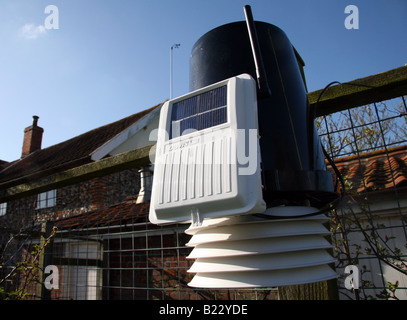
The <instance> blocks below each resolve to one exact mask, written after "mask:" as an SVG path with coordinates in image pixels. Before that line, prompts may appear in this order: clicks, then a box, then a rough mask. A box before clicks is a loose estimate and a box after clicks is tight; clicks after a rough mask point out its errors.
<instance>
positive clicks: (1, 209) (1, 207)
mask: <svg viewBox="0 0 407 320" xmlns="http://www.w3.org/2000/svg"><path fill="white" fill-rule="evenodd" d="M6 213H7V202H2V203H0V217H1V216H4V215H5V214H6Z"/></svg>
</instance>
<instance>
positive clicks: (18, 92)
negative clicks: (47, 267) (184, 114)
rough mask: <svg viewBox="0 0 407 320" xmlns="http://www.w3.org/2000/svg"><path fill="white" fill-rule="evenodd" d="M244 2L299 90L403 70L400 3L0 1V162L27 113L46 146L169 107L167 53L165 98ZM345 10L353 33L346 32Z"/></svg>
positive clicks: (404, 5) (238, 16) (406, 47)
mask: <svg viewBox="0 0 407 320" xmlns="http://www.w3.org/2000/svg"><path fill="white" fill-rule="evenodd" d="M246 4H250V5H251V7H252V11H253V16H254V18H255V20H260V21H265V22H268V23H271V24H274V25H276V26H278V27H280V28H281V29H282V30H284V31H285V33H286V34H287V35H288V37H289V39H290V40H291V42H292V44H293V45H294V46H295V47H296V48H297V50H298V51H299V53H300V54H301V56H302V57H303V59H304V61H305V63H306V68H305V74H306V78H307V84H308V89H309V91H313V90H317V89H320V88H323V87H324V86H325V85H326V84H328V83H329V82H331V81H335V80H337V81H342V82H343V81H350V80H353V79H356V78H360V77H365V76H369V75H372V74H375V73H379V72H384V71H387V70H390V69H393V68H397V67H400V66H404V65H405V64H407V41H406V40H407V1H405V0H386V1H383V0H273V1H271V0H260V1H249V0H247V1H240V0H216V1H214V0H205V1H203V0H199V1H198V0H148V1H139V0H120V1H114V0H98V1H96V0H1V2H0V108H1V116H0V137H1V138H0V159H2V160H6V161H12V160H16V159H18V158H20V156H21V147H22V141H23V130H24V128H25V127H27V126H29V125H30V124H31V123H32V116H33V115H38V116H39V117H40V119H39V125H40V126H41V127H43V128H44V130H45V131H44V137H43V148H45V147H48V146H51V145H54V144H57V143H59V142H62V141H65V140H67V139H70V138H72V137H74V136H77V135H79V134H82V133H84V132H86V131H89V130H92V129H94V128H97V127H99V126H102V125H105V124H108V123H110V122H113V121H116V120H119V119H121V118H124V117H126V116H129V115H131V114H133V113H137V112H139V111H141V110H143V109H146V108H150V107H152V106H154V105H156V104H158V103H160V102H162V101H164V100H165V99H167V98H169V95H170V84H169V82H170V81H169V79H170V71H169V70H170V63H169V62H170V47H171V45H173V44H174V43H180V44H181V47H180V48H178V49H175V50H174V51H173V79H174V80H173V97H176V96H179V95H182V94H185V93H187V92H188V87H189V56H190V52H191V49H192V46H193V45H194V43H195V42H196V41H197V40H198V39H199V37H201V36H202V35H203V34H205V33H206V32H207V31H209V30H211V29H213V28H216V27H218V26H220V25H223V24H226V23H230V22H234V21H239V20H244V13H243V6H244V5H246ZM49 5H54V6H56V7H57V9H58V18H59V19H58V24H59V25H58V26H59V29H49V28H47V27H46V22H45V21H46V19H47V17H49V16H50V14H51V12H50V11H49V12H48V13H45V12H44V10H45V8H46V7H47V6H49ZM348 5H356V6H357V8H358V9H359V29H356V30H355V29H352V30H348V29H346V28H345V25H344V21H345V19H346V17H347V16H348V15H349V14H346V13H345V8H346V7H347V6H348ZM52 22H53V23H54V25H55V21H52Z"/></svg>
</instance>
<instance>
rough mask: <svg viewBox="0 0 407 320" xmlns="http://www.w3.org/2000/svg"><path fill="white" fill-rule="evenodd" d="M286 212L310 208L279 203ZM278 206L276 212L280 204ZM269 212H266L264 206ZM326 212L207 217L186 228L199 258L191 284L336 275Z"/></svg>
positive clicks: (261, 283) (290, 281) (237, 284)
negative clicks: (274, 216) (273, 216)
mask: <svg viewBox="0 0 407 320" xmlns="http://www.w3.org/2000/svg"><path fill="white" fill-rule="evenodd" d="M281 209H282V211H281V213H282V215H284V213H286V212H287V210H288V211H291V213H292V214H307V213H311V212H315V211H317V209H315V208H310V207H285V208H281ZM274 211H277V213H278V211H279V210H278V208H276V209H275V210H274ZM266 212H267V211H266ZM327 220H328V219H327V218H326V217H325V216H324V215H318V216H312V217H308V218H305V217H303V218H294V219H277V220H274V219H261V218H256V217H254V216H251V215H249V216H241V217H230V218H219V219H208V220H204V221H203V223H202V225H201V226H199V227H195V226H191V227H190V228H189V229H188V230H186V233H187V234H190V235H192V238H191V240H190V241H189V243H188V244H187V245H188V246H191V247H194V249H193V250H192V252H191V254H190V255H189V256H188V259H196V261H195V262H194V264H193V265H192V266H191V268H190V269H189V270H188V272H191V273H196V275H195V276H194V278H193V279H192V281H191V282H190V283H189V286H191V287H199V288H251V287H275V286H286V285H296V284H304V283H312V282H318V281H324V280H328V279H332V278H336V277H338V274H337V273H336V272H335V271H334V270H333V269H332V268H331V267H330V266H329V264H331V263H333V262H335V261H336V260H335V259H334V258H333V257H332V256H331V255H330V254H329V252H328V250H330V249H331V248H332V245H331V244H330V243H329V242H328V241H327V240H326V239H325V236H327V235H329V234H330V232H329V231H328V230H327V229H326V228H325V227H324V225H323V224H324V223H325V222H327Z"/></svg>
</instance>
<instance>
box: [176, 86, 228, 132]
mask: <svg viewBox="0 0 407 320" xmlns="http://www.w3.org/2000/svg"><path fill="white" fill-rule="evenodd" d="M226 100H227V86H222V87H219V88H216V89H213V90H210V91H207V92H204V93H202V94H199V95H196V96H193V97H190V98H187V99H184V100H181V101H178V102H175V103H174V104H173V105H172V113H171V139H172V138H176V137H179V136H182V135H184V134H187V133H188V132H191V131H189V130H203V129H206V128H210V127H214V126H216V125H219V124H222V123H225V122H226V121H227V113H226V105H227V101H226Z"/></svg>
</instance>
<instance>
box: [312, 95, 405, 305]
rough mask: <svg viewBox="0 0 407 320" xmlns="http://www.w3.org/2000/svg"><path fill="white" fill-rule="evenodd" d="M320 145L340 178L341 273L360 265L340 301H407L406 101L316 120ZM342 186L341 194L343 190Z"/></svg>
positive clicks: (337, 240)
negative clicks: (342, 197) (357, 273)
mask: <svg viewBox="0 0 407 320" xmlns="http://www.w3.org/2000/svg"><path fill="white" fill-rule="evenodd" d="M317 123H318V127H319V130H320V136H321V141H322V143H323V145H324V147H325V148H326V150H327V151H328V153H329V154H330V155H331V157H332V158H333V159H335V163H336V166H337V168H338V169H339V173H340V174H341V175H342V176H343V182H344V186H339V187H340V188H342V189H343V188H345V189H346V192H345V197H344V199H343V201H342V203H341V205H340V206H339V207H338V208H337V209H336V210H334V211H333V213H332V217H333V219H332V224H331V229H332V230H333V232H334V233H333V234H334V239H333V242H334V244H335V245H336V253H337V255H338V258H339V264H338V265H337V270H340V271H339V273H340V274H346V273H345V268H346V266H348V265H355V266H357V267H358V268H357V270H358V272H359V282H358V283H355V284H354V288H356V290H353V291H349V290H348V289H347V288H345V286H346V285H345V281H344V278H343V279H340V280H339V281H338V283H339V286H340V293H341V298H343V299H376V298H382V299H407V295H406V292H407V291H406V289H407V281H406V280H407V279H406V275H407V264H406V257H407V256H406V255H407V250H406V249H407V247H406V244H407V238H406V186H407V180H406V178H407V176H406V173H407V171H406V169H407V167H406V164H407V162H406V160H407V149H406V140H407V134H406V124H407V107H406V98H405V97H404V96H401V97H397V98H394V99H391V100H387V101H380V102H376V103H373V104H370V105H365V106H360V107H357V108H353V109H346V110H343V111H340V112H337V113H334V114H330V115H327V116H323V117H321V118H319V119H318V122H317ZM339 187H338V188H339Z"/></svg>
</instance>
